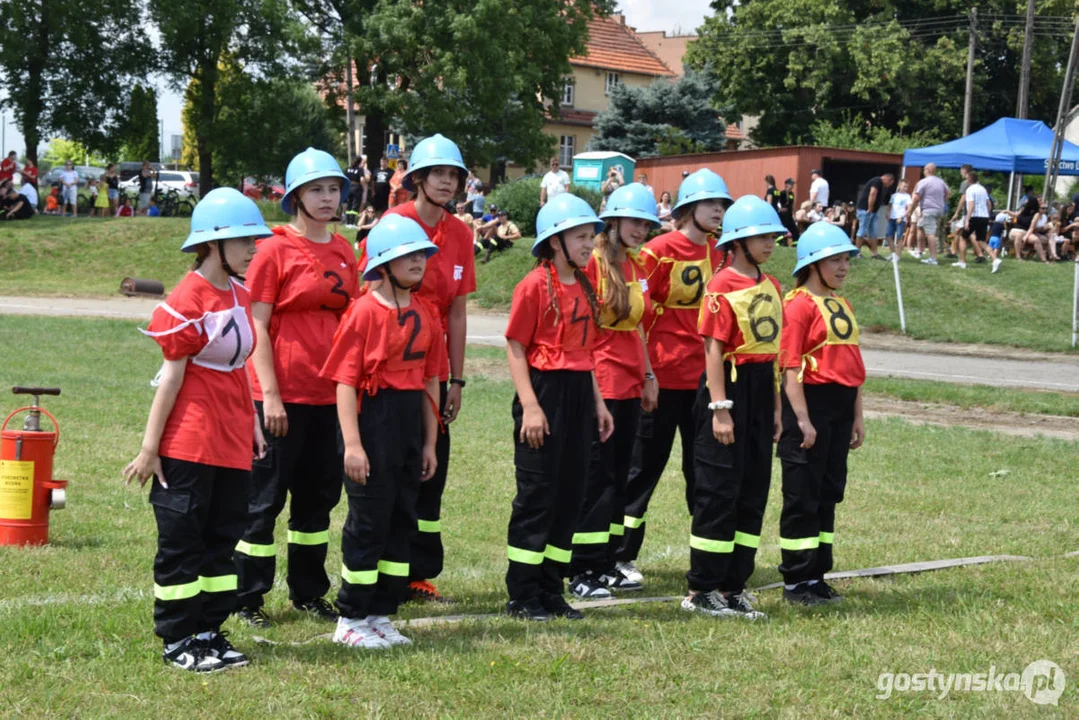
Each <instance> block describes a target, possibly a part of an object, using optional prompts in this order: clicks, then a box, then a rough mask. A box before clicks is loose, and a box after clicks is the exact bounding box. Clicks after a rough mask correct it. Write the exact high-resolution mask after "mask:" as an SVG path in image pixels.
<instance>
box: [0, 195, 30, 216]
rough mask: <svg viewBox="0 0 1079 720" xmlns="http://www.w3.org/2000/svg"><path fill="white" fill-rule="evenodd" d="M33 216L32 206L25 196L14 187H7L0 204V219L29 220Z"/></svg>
mask: <svg viewBox="0 0 1079 720" xmlns="http://www.w3.org/2000/svg"><path fill="white" fill-rule="evenodd" d="M33 216H34V208H33V206H32V205H30V202H29V201H28V200H27V199H26V197H25V196H23V195H22V194H21V193H19V191H18V190H16V189H15V188H14V187H8V189H7V193H6V195H5V196H4V199H3V204H2V205H0V220H29V219H30V218H32V217H33Z"/></svg>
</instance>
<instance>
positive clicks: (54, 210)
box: [45, 186, 60, 215]
mask: <svg viewBox="0 0 1079 720" xmlns="http://www.w3.org/2000/svg"><path fill="white" fill-rule="evenodd" d="M45 214H46V215H59V214H60V188H58V187H55V186H54V187H53V189H52V190H50V191H49V194H48V195H47V196H45Z"/></svg>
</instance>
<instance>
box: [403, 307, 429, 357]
mask: <svg viewBox="0 0 1079 720" xmlns="http://www.w3.org/2000/svg"><path fill="white" fill-rule="evenodd" d="M409 320H412V334H411V335H409V336H408V344H407V345H405V355H404V359H405V361H406V362H408V361H411V360H423V358H424V357H426V356H427V353H426V352H425V351H423V350H420V351H419V352H414V351H413V350H412V343H414V342H416V338H417V337H419V335H420V330H422V329H423V322H422V321H421V320H420V314H419V313H418V312H416V311H415V310H409V311H408V312H406V313H405V314H404V315H402V316H401V317H400V318H398V320H397V323H398V324H399V325H400V326H401V327H404V326H405V323H407V322H408V321H409Z"/></svg>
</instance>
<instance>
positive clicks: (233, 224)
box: [180, 187, 273, 252]
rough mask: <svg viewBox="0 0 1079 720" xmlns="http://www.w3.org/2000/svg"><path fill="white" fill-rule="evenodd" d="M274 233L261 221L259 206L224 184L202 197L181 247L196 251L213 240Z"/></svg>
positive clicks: (263, 235)
mask: <svg viewBox="0 0 1079 720" xmlns="http://www.w3.org/2000/svg"><path fill="white" fill-rule="evenodd" d="M270 235H273V233H272V232H270V228H268V227H266V223H265V222H264V221H263V220H262V213H261V212H259V207H258V205H256V204H255V201H254V200H252V199H251V198H249V197H246V196H245V195H244V194H243V193H241V192H240V191H239V190H234V189H233V188H228V187H222V188H217V189H215V190H211V191H210V192H208V193H206V194H205V195H203V196H202V199H201V200H199V203H198V205H196V206H195V211H194V212H193V213H191V233H190V234H189V235H188V236H187V239H186V240H184V244H183V245H181V246H180V249H181V250H183V251H184V252H195V246H196V245H201V244H202V243H208V242H212V241H214V240H228V239H229V238H241V237H256V238H263V237H269V236H270Z"/></svg>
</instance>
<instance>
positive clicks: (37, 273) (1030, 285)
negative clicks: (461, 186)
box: [0, 217, 1073, 351]
mask: <svg viewBox="0 0 1079 720" xmlns="http://www.w3.org/2000/svg"><path fill="white" fill-rule="evenodd" d="M186 234H187V221H186V220H182V219H173V218H166V219H163V218H134V219H128V218H114V219H108V220H100V219H79V220H71V219H63V218H51V217H50V218H46V217H39V218H35V219H34V220H32V221H30V222H27V223H13V224H11V225H6V226H5V227H4V228H3V229H2V230H0V294H7V295H53V296H71V297H83V296H94V297H100V296H108V295H114V294H116V292H117V288H118V287H119V284H120V280H122V279H123V278H124V277H126V276H133V277H144V278H154V279H158V280H161V281H162V282H164V283H165V286H166V288H171V287H173V286H175V284H176V282H177V281H178V280H179V279H180V278H181V277H182V276H183V273H184V271H185V269H186V265H185V263H184V262H183V261H182V260H180V259H178V258H177V256H176V255H175V254H174V253H175V252H176V248H177V247H179V245H180V243H181V242H182V240H183V238H184V237H185V236H186ZM348 236H349V239H351V233H349V235H348ZM530 246H531V241H530V240H529V239H524V240H522V241H520V242H519V243H518V245H517V247H514V248H512V249H510V250H508V251H506V252H504V253H501V254H500V255H497V256H496V257H495V258H494V259H493V260H492V261H491V262H490V263H488V264H477V267H476V277H477V284H478V286H479V289H478V291H477V292H476V294H475V295H474V296H473V301H474V302H475V303H476V304H477V305H479V306H480V307H482V308H488V309H493V310H503V311H504V310H506V309H508V307H509V302H510V299H511V297H512V294H513V288H514V286H515V285H516V284H517V282H518V281H519V280H520V278H521V277H522V276H523V275H524V274H525V273H526V272H528V270H529V269H530V268H531V267H532V264H533V261H532V258H531V256H530V255H529V252H528V250H529V248H530ZM794 259H795V256H794V251H793V250H790V249H786V248H777V250H776V252H775V254H774V255H773V256H772V259H771V260H770V261H769V263H768V265H767V266H766V268H765V269H766V270H767V271H768V272H770V273H772V274H773V275H775V276H776V277H777V278H778V279H779V280H780V282H781V283H782V284H783V287H784V289H789V288H790V286H791V276H790V272H791V269H792V268H793V267H794ZM900 266H901V274H902V279H903V299H904V303H905V306H906V314H907V329H908V332H909V334H910V336H911V337H914V338H918V339H923V340H937V341H945V342H964V343H992V344H1002V345H1013V346H1016V347H1026V348H1032V349H1035V350H1056V351H1069V350H1070V344H1071V297H1072V273H1073V269H1072V267H1071V265H1070V264H1067V263H1061V264H1057V265H1054V266H1050V267H1047V266H1044V265H1042V264H1039V263H1033V262H1026V263H1018V262H1016V261H1015V260H1007V261H1006V262H1005V265H1004V268H1003V270H1001V272H1000V273H999V274H997V275H990V274H989V270H988V266H982V265H971V266H970V268H969V269H968V270H966V271H962V270H957V269H954V268H951V267H947V266H941V267H935V268H934V267H927V266H925V265H922V264H921V263H919V262H917V261H915V260H912V259H910V258H904V260H903V261H902V263H901V264H900ZM845 294H846V295H847V296H848V297H849V298H850V299H851V301H852V303H853V304H854V307H855V310H856V312H857V314H858V320H859V322H860V323H861V325H862V327H863V328H865V329H869V330H878V331H884V332H897V331H898V329H899V313H898V310H897V309H896V296H895V283H894V281H893V278H892V267H891V265H890V264H888V263H883V262H873V261H870V260H868V259H866V260H861V261H859V262H858V263H857V264H856V266H855V268H854V272H853V273H852V274H851V276H850V278H849V279H848V283H847V287H846V289H845Z"/></svg>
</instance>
